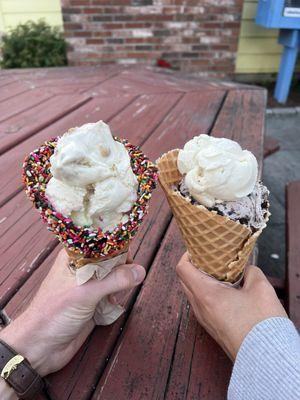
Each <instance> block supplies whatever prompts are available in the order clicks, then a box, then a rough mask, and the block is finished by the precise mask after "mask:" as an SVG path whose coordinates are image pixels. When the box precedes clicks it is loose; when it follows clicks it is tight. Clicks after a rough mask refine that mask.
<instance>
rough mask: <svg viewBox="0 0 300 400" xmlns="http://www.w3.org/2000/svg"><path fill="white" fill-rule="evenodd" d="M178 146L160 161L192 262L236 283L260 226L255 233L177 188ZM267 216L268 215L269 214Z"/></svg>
mask: <svg viewBox="0 0 300 400" xmlns="http://www.w3.org/2000/svg"><path fill="white" fill-rule="evenodd" d="M178 152H179V150H172V151H170V152H168V153H166V154H164V155H163V156H162V157H161V158H160V159H159V160H158V161H157V166H158V170H159V181H160V184H161V186H162V188H163V190H164V192H165V194H166V196H167V199H168V202H169V204H170V207H171V209H172V211H173V214H174V216H175V218H176V221H177V223H178V226H179V229H180V231H181V234H182V236H183V239H184V242H185V245H186V247H187V250H188V253H189V256H190V259H191V262H192V263H193V265H194V266H195V267H197V268H199V269H201V270H202V271H204V272H205V273H207V274H209V275H211V276H214V277H215V278H217V279H218V280H220V281H225V282H231V283H235V282H236V281H238V280H239V278H240V277H241V276H242V274H243V272H244V268H245V266H246V263H247V261H248V258H249V256H250V254H251V252H252V250H253V249H254V247H255V243H256V240H257V238H258V237H259V235H260V234H261V230H259V231H257V232H255V233H254V234H252V231H251V230H250V229H249V228H247V227H245V226H244V225H242V224H240V223H238V222H235V221H232V220H230V219H229V218H228V217H225V216H221V215H218V214H217V213H216V212H214V211H209V210H208V209H207V208H205V207H204V206H201V205H194V204H191V202H190V199H189V198H185V197H184V196H182V195H181V194H180V193H179V192H178V191H176V190H174V189H175V188H176V187H177V185H178V183H179V182H180V181H181V179H182V175H181V174H180V172H179V171H178V169H177V157H178ZM267 219H268V218H267Z"/></svg>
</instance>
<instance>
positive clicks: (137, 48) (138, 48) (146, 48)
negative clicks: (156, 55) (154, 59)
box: [135, 45, 153, 51]
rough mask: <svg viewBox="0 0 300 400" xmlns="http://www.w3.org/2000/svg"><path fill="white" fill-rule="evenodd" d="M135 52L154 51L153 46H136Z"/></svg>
mask: <svg viewBox="0 0 300 400" xmlns="http://www.w3.org/2000/svg"><path fill="white" fill-rule="evenodd" d="M135 50H138V51H151V50H153V46H151V45H137V46H135Z"/></svg>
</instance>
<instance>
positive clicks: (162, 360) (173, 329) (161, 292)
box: [93, 221, 185, 400]
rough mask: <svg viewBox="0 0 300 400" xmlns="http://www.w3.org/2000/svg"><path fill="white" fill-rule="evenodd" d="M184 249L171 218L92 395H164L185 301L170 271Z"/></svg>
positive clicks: (119, 396) (174, 275) (108, 397)
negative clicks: (120, 334) (112, 352)
mask: <svg viewBox="0 0 300 400" xmlns="http://www.w3.org/2000/svg"><path fill="white" fill-rule="evenodd" d="M183 251H184V245H183V242H182V240H181V237H180V233H179V230H178V228H177V226H176V224H175V222H174V221H173V222H172V223H171V225H170V227H169V229H168V231H167V233H166V236H165V238H164V240H163V243H162V245H161V248H160V250H159V252H158V254H157V256H156V258H155V260H154V263H153V265H152V267H151V270H150V273H149V275H148V277H147V280H146V282H145V283H144V285H143V287H142V290H141V292H140V294H139V297H138V299H137V301H136V303H135V305H134V308H133V310H132V312H131V314H130V317H129V319H128V321H127V324H126V326H125V328H124V332H123V334H122V336H121V337H120V340H119V342H118V343H117V345H116V347H115V351H114V354H113V355H112V358H111V360H110V362H109V364H108V367H107V368H106V371H105V374H104V375H103V376H102V378H101V380H100V382H99V385H98V386H97V389H96V391H95V394H94V396H93V399H102V400H105V399H112V398H118V399H120V400H122V399H124V400H125V399H140V398H145V399H146V398H155V399H163V398H164V391H165V387H166V384H167V379H168V371H169V369H170V366H171V363H172V355H173V351H174V346H175V344H176V337H177V332H178V328H179V324H180V318H181V313H182V307H183V302H185V300H183V294H182V290H181V287H180V284H179V282H178V280H177V278H176V274H175V270H174V267H175V265H176V263H177V262H178V260H179V258H180V256H181V255H182V253H183ZM158 299H159V300H158Z"/></svg>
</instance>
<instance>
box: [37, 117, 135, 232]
mask: <svg viewBox="0 0 300 400" xmlns="http://www.w3.org/2000/svg"><path fill="white" fill-rule="evenodd" d="M50 163H51V168H50V171H51V174H52V178H51V179H50V181H49V182H48V184H47V187H46V192H45V193H46V196H47V198H48V200H49V201H50V202H51V204H52V205H53V207H54V208H55V210H56V211H58V212H60V213H62V214H63V215H64V216H65V217H70V218H72V220H73V222H74V223H75V224H76V225H78V226H88V227H92V228H99V227H100V228H101V229H102V231H104V232H105V231H113V230H114V228H115V227H116V226H117V225H118V224H119V223H125V222H126V221H127V220H128V213H129V212H130V210H131V208H132V206H133V204H134V202H135V201H136V199H137V189H138V181H137V178H136V175H135V174H134V173H133V171H132V168H131V164H130V157H129V155H128V152H127V150H126V148H125V146H124V145H123V144H122V143H120V142H118V141H116V140H114V138H113V137H112V135H111V132H110V129H109V126H108V125H106V124H105V123H104V122H103V121H99V122H96V123H88V124H85V125H83V126H81V127H77V128H73V129H70V130H69V131H68V132H67V133H65V134H64V135H63V136H62V137H60V138H59V140H58V142H57V146H56V148H55V151H54V154H53V155H52V156H51V158H50Z"/></svg>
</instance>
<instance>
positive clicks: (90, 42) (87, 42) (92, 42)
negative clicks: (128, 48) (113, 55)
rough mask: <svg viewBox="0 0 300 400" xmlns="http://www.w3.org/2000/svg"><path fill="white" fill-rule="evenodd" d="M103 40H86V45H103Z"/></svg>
mask: <svg viewBox="0 0 300 400" xmlns="http://www.w3.org/2000/svg"><path fill="white" fill-rule="evenodd" d="M103 43H104V40H103V39H86V44H103Z"/></svg>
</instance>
